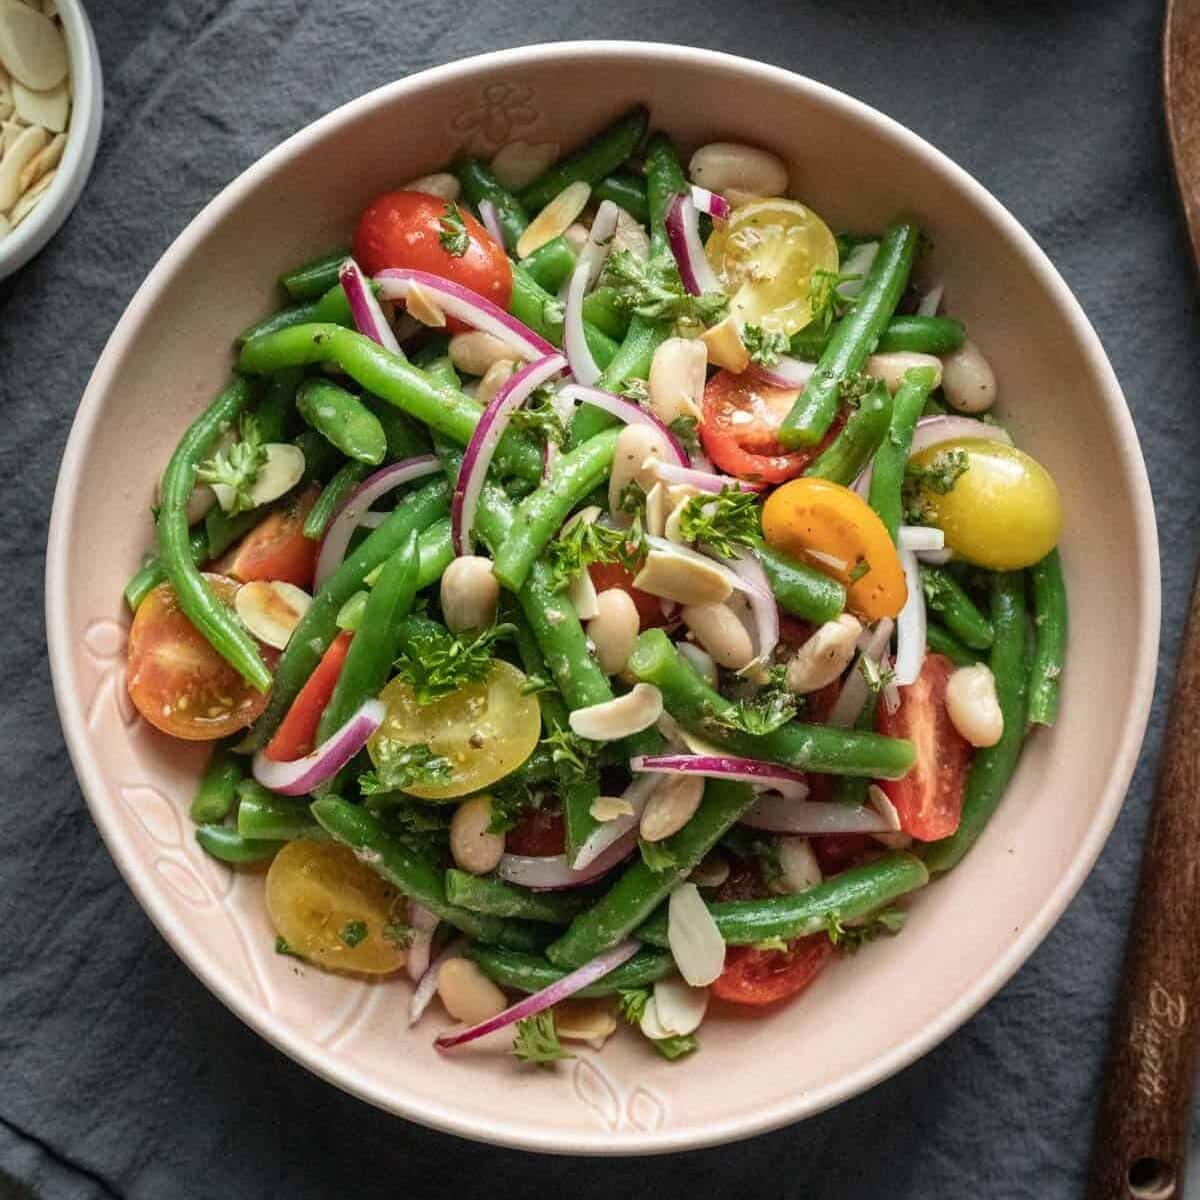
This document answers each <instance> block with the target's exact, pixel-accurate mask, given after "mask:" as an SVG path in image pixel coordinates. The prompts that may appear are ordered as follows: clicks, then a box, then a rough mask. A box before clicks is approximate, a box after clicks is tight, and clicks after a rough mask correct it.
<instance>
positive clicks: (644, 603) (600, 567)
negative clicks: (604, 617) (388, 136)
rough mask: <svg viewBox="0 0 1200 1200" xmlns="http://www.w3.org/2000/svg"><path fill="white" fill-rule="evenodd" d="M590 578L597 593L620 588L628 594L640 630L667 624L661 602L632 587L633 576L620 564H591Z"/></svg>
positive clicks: (655, 597)
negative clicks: (635, 610)
mask: <svg viewBox="0 0 1200 1200" xmlns="http://www.w3.org/2000/svg"><path fill="white" fill-rule="evenodd" d="M588 574H589V575H590V576H591V577H592V585H593V586H594V587H595V589H596V591H597V592H603V591H607V590H608V588H620V589H621V591H623V592H628V593H629V598H630V599H631V600H632V601H633V606H634V608H636V609H637V613H638V623H639V626H640V628H642V629H657V628H658V627H659V626H660V625H665V624H666V623H667V618H666V617H664V616H663V610H662V601H661V600H660V599H659V598H658V597H657V596H652V595H651V594H650V593H649V592H643V591H642V589H641V588H637V587H634V586H633V574H631V573H630V572H629V571H627V570H626V569H625V568H624V567H623V566H621V564H620V563H592V564H591V566H589V567H588Z"/></svg>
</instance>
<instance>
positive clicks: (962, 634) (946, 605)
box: [921, 567, 993, 650]
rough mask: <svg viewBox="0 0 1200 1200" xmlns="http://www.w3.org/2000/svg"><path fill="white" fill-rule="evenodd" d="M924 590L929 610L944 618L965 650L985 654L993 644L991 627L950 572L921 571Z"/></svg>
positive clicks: (936, 568)
mask: <svg viewBox="0 0 1200 1200" xmlns="http://www.w3.org/2000/svg"><path fill="white" fill-rule="evenodd" d="M921 588H922V590H923V591H924V592H925V603H926V604H927V605H928V606H929V609H930V610H931V611H932V612H935V613H937V614H938V616H940V617H941V618H942V620H943V622H945V625H946V628H947V629H948V630H949V631H950V632H951V633H952V634H954V636H955V637H956V638H958V640H959V641H960V642H962V643H963V644H964V645H965V646H969V647H970V648H971V649H972V650H986V649H987V648H988V647H989V646H990V645H991V644H992V637H993V630H992V623H991V622H990V621H989V620H988V619H987V617H985V616H984V615H983V613H981V612H980V611H979V609H978V608H977V607H976V606H975V601H974V600H972V599H971V597H970V596H968V595H967V593H966V592H965V591H964V590H963V588H962V585H961V584H960V583H959V582H958V580H957V579H955V578H954V576H953V575H951V574H950V572H949V571H946V570H943V569H942V568H941V567H922V568H921Z"/></svg>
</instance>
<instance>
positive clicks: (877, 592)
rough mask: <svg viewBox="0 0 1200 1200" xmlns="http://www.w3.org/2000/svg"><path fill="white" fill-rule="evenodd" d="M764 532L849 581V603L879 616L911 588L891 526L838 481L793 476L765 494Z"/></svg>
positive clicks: (893, 610) (890, 613)
mask: <svg viewBox="0 0 1200 1200" xmlns="http://www.w3.org/2000/svg"><path fill="white" fill-rule="evenodd" d="M762 524H763V535H764V536H765V537H766V539H767V541H768V542H769V543H770V544H771V545H772V546H774V547H775V548H776V549H777V550H782V551H783V552H784V553H785V554H790V555H792V556H793V557H794V558H798V559H800V560H801V561H802V562H807V563H808V564H809V565H810V566H813V567H816V568H817V570H819V571H824V572H825V574H826V575H832V576H833V577H834V578H835V579H837V580H838V581H839V582H841V583H843V584H845V585H846V607H847V608H849V609H850V611H851V612H854V613H856V614H858V615H859V616H861V617H865V618H866V619H867V620H869V621H877V620H879V619H880V618H881V617H894V616H896V614H897V613H899V611H900V610H901V609H902V608H903V607H904V601H905V598H906V597H907V595H908V587H907V585H906V584H905V582H904V568H903V567H902V566H901V565H900V556H899V555H898V554H897V553H896V547H895V546H894V545H893V544H892V539H891V538H890V537H889V536H888V531H887V527H886V526H885V525H884V523H883V522H882V521H881V520H880V519H879V518H878V517H877V516H876V515H875V513H874V511H873V510H872V509H871V507H870V506H869V505H868V504H867V502H866V501H865V500H864V499H863V498H862V497H861V496H859V495H858V493H857V492H853V491H851V490H850V489H849V488H847V487H842V485H841V484H840V483H831V482H830V481H829V480H827V479H808V478H806V479H793V480H792V481H791V482H790V483H785V484H784V485H783V487H781V488H778V489H777V490H776V491H774V492H772V493H771V495H770V496H768V497H767V502H766V504H764V505H763V515H762Z"/></svg>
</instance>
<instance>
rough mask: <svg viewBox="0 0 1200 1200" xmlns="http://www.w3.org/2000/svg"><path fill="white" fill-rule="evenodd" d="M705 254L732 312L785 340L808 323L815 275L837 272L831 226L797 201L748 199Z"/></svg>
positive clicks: (719, 228) (720, 228) (714, 236)
mask: <svg viewBox="0 0 1200 1200" xmlns="http://www.w3.org/2000/svg"><path fill="white" fill-rule="evenodd" d="M704 251H705V254H706V256H707V257H708V261H709V263H710V264H711V265H712V268H713V270H714V271H716V273H717V276H718V278H719V279H720V280H721V284H722V286H723V288H724V289H725V291H726V292H728V293H729V294H730V296H732V300H731V302H730V313H731V314H732V315H733V316H734V317H736V318H737V319H738V320H739V321H740V322H741V323H742V324H744V325H759V326H761V327H762V328H764V329H770V330H781V331H782V332H784V333H786V334H788V335H789V336H790V335H791V334H793V333H795V332H796V330H798V329H803V328H804V326H805V325H807V324H808V323H809V321H811V320H812V308H811V306H810V303H809V301H810V291H809V288H810V284H811V281H812V277H813V273H814V272H816V271H831V272H836V271H837V269H838V251H837V241H836V240H835V239H834V236H833V234H832V233H831V232H830V229H829V226H828V225H826V224H825V222H824V221H822V220H821V218H820V217H818V216H817V214H816V213H814V212H813V211H812V210H811V209H808V208H805V207H804V205H803V204H800V203H798V202H797V201H795V200H782V199H770V200H752V201H750V203H749V204H743V205H742V206H741V207H740V208H736V209H734V211H733V213H732V214H731V216H730V218H729V220H728V221H727V222H725V224H723V225H720V224H719V225H717V226H716V227H715V228H714V229H713V232H712V235H711V236H710V237H709V239H708V242H707V243H706V245H705V247H704Z"/></svg>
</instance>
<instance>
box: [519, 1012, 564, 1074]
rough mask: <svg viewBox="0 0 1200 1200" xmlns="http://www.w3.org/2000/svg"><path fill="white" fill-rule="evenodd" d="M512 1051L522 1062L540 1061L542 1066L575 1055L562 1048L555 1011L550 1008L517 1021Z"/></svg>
mask: <svg viewBox="0 0 1200 1200" xmlns="http://www.w3.org/2000/svg"><path fill="white" fill-rule="evenodd" d="M512 1052H513V1054H514V1055H515V1056H516V1057H517V1058H518V1059H520V1060H521V1062H527V1063H538V1064H539V1065H541V1066H546V1065H548V1064H550V1063H553V1062H558V1061H559V1060H560V1059H564V1058H574V1057H575V1055H573V1054H568V1053H567V1051H565V1050H564V1049H563V1048H562V1043H561V1042H560V1041H559V1040H558V1030H557V1029H555V1027H554V1013H553V1011H552V1010H551V1009H548V1008H547V1009H543V1011H542V1012H540V1013H537V1014H535V1015H534V1016H532V1017H526V1018H525V1019H524V1020H523V1021H518V1022H517V1028H516V1032H515V1033H514V1034H513V1048H512Z"/></svg>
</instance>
